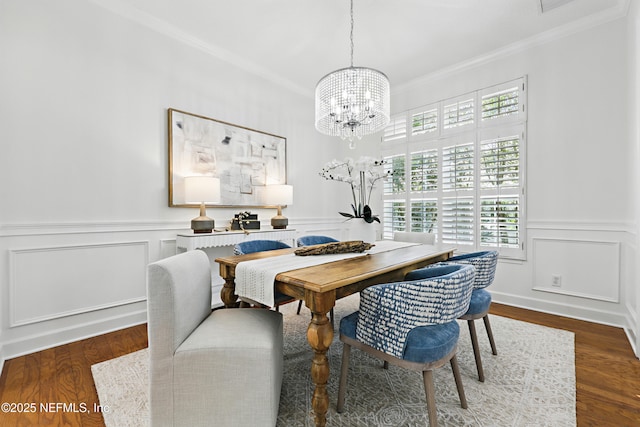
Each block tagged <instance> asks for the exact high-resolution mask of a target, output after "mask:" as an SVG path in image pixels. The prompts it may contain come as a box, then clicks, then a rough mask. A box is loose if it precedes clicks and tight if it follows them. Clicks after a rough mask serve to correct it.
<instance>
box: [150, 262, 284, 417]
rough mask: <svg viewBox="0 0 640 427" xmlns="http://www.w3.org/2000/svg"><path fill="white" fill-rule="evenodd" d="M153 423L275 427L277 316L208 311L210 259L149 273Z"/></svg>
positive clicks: (163, 265)
mask: <svg viewBox="0 0 640 427" xmlns="http://www.w3.org/2000/svg"><path fill="white" fill-rule="evenodd" d="M147 294H148V317H149V321H148V329H149V354H150V413H151V425H152V426H153V427H157V426H190V427H194V426H212V425H215V426H234V427H235V426H274V425H275V424H276V419H277V416H278V405H279V403H280V389H281V386H282V363H283V356H282V347H283V341H282V315H281V314H280V313H277V312H275V311H270V310H266V309H221V310H215V311H213V312H212V311H211V271H210V262H209V258H208V257H207V255H206V254H205V253H204V252H202V251H190V252H185V253H183V254H179V255H176V256H173V257H170V258H167V259H164V260H161V261H158V262H155V263H152V264H150V265H149V267H148V278H147Z"/></svg>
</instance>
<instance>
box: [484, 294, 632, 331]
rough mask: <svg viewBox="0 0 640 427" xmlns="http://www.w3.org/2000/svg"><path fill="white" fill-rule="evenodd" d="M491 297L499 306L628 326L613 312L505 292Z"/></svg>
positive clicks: (610, 324) (623, 318)
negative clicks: (503, 305)
mask: <svg viewBox="0 0 640 427" xmlns="http://www.w3.org/2000/svg"><path fill="white" fill-rule="evenodd" d="M491 296H492V300H493V301H494V302H496V303H499V304H505V305H510V306H514V307H518V308H524V309H527V310H533V311H539V312H541V313H547V314H553V315H556V316H562V317H568V318H571V319H576V320H584V321H586V322H592V323H599V324H602V325H608V326H615V327H618V328H623V329H625V328H627V326H628V325H627V321H626V319H625V316H624V315H622V314H620V313H615V312H612V311H605V310H596V309H590V308H587V307H581V306H577V305H573V304H564V303H558V302H554V301H548V300H541V299H537V298H527V297H522V296H518V295H513V294H507V293H503V292H494V291H492V292H491Z"/></svg>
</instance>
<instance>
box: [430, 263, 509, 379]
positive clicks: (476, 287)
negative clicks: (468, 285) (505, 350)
mask: <svg viewBox="0 0 640 427" xmlns="http://www.w3.org/2000/svg"><path fill="white" fill-rule="evenodd" d="M448 263H455V264H471V265H473V266H474V267H475V268H476V279H475V282H474V284H473V293H472V294H471V303H470V304H469V309H468V310H467V312H466V313H465V314H463V315H462V316H460V319H461V320H466V321H467V324H468V326H469V334H470V335H471V344H472V346H473V355H474V357H475V359H476V368H477V370H478V380H480V381H481V382H484V370H483V369H482V357H481V356H480V347H479V345H478V334H477V333H476V326H475V320H477V319H483V320H484V326H485V329H486V330H487V336H488V337H489V344H490V345H491V353H493V354H494V355H497V354H498V350H497V349H496V343H495V341H494V339H493V332H492V331H491V323H489V308H490V307H491V294H490V293H489V292H488V291H487V290H486V289H485V288H486V287H487V286H489V285H490V284H491V283H493V279H494V277H495V274H496V267H497V265H498V252H497V251H482V252H472V253H468V254H464V255H458V256H454V257H451V258H449V259H448V260H447V261H446V262H445V263H444V264H448ZM436 265H439V264H436Z"/></svg>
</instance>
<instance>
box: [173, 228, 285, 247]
mask: <svg viewBox="0 0 640 427" xmlns="http://www.w3.org/2000/svg"><path fill="white" fill-rule="evenodd" d="M262 239H265V240H290V241H291V242H290V243H291V246H295V239H296V230H288V229H285V230H255V231H249V233H248V234H247V233H245V232H244V231H219V232H218V231H216V232H213V233H204V234H178V236H177V237H176V246H177V247H178V250H184V251H192V250H194V249H200V248H215V247H221V246H234V245H235V244H236V243H240V242H245V241H247V240H262Z"/></svg>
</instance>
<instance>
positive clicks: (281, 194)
mask: <svg viewBox="0 0 640 427" xmlns="http://www.w3.org/2000/svg"><path fill="white" fill-rule="evenodd" d="M261 190H262V191H261V193H260V196H259V197H260V201H261V203H262V204H265V205H274V206H284V205H290V204H292V203H293V186H291V185H286V184H277V185H265V186H264V187H262V189H261Z"/></svg>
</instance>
